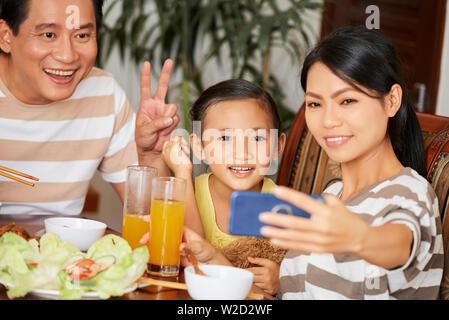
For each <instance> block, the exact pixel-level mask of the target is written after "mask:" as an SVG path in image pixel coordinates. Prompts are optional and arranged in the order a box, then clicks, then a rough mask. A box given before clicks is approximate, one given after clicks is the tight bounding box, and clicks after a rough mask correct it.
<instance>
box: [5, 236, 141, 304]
mask: <svg viewBox="0 0 449 320" xmlns="http://www.w3.org/2000/svg"><path fill="white" fill-rule="evenodd" d="M148 256H149V253H148V248H147V247H146V246H142V247H139V248H136V249H134V250H132V249H131V247H130V246H129V244H128V242H126V240H124V239H123V238H121V237H118V236H116V235H112V234H109V235H106V236H104V237H103V238H101V239H99V240H97V241H96V242H95V243H94V244H92V246H91V247H90V248H89V250H88V251H87V253H83V252H81V251H80V250H79V249H78V248H77V247H75V246H74V245H73V244H71V243H69V242H64V243H63V242H62V241H61V239H60V238H59V237H58V236H57V235H56V234H54V233H46V234H44V235H43V236H42V237H41V239H40V243H38V242H37V241H36V240H34V239H32V240H30V241H26V240H25V239H23V238H22V237H20V236H18V235H16V234H14V233H11V232H6V233H5V234H3V236H1V237H0V283H2V284H3V285H4V286H6V287H7V289H8V291H7V294H8V297H9V298H11V299H12V298H17V297H23V296H25V295H26V294H27V293H28V292H30V291H32V290H35V289H50V290H57V291H59V294H60V296H61V297H62V298H63V299H80V298H81V296H82V295H83V293H85V292H87V291H95V292H98V294H99V297H100V298H101V299H108V298H109V297H111V296H121V295H122V294H123V292H124V290H125V289H126V288H128V287H130V286H131V285H133V284H134V283H135V282H136V281H137V280H138V279H139V278H140V277H141V276H142V275H143V273H144V272H145V270H146V266H147V261H148Z"/></svg>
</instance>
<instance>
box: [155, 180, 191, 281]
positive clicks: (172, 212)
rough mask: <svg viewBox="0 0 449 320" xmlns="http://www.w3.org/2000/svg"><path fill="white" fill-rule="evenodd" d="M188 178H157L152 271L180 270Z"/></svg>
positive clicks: (174, 272) (172, 272) (166, 274)
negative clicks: (180, 250) (186, 179)
mask: <svg viewBox="0 0 449 320" xmlns="http://www.w3.org/2000/svg"><path fill="white" fill-rule="evenodd" d="M185 191H186V181H185V180H184V179H178V178H173V177H158V178H154V179H153V187H152V192H151V199H152V200H151V215H150V221H151V222H150V263H149V266H148V272H149V273H151V274H154V275H158V276H162V277H173V276H178V274H179V246H180V245H181V240H182V228H183V225H184V211H185Z"/></svg>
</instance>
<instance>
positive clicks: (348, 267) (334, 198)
mask: <svg viewBox="0 0 449 320" xmlns="http://www.w3.org/2000/svg"><path fill="white" fill-rule="evenodd" d="M301 85H302V87H303V89H304V92H305V105H306V122H307V126H308V128H309V130H310V131H311V133H312V134H313V136H314V137H315V139H316V140H317V142H318V143H319V144H320V145H321V147H322V148H323V149H324V150H325V151H326V153H327V154H328V156H329V157H330V158H331V159H333V160H335V161H337V162H339V163H340V164H341V171H342V182H338V183H335V184H333V185H331V186H330V187H329V188H327V189H326V190H325V191H324V192H323V193H324V198H325V203H321V202H318V201H315V200H314V199H312V198H310V197H308V196H307V195H305V194H303V193H300V192H297V191H294V190H290V189H287V188H285V187H278V188H276V189H275V191H274V193H275V194H276V195H277V196H278V197H279V198H281V199H284V200H287V201H289V202H292V203H293V204H295V205H297V206H298V207H300V208H302V209H304V210H306V211H307V212H309V213H310V214H311V218H310V219H305V218H299V217H292V216H286V215H282V214H276V213H263V214H261V216H260V220H261V221H263V222H265V223H267V224H270V225H272V226H270V227H268V226H266V227H263V228H262V230H261V232H262V234H263V235H265V236H266V237H268V238H270V239H271V240H272V242H273V243H275V244H276V245H279V246H281V247H283V248H286V249H289V251H288V252H287V255H286V256H285V258H284V260H283V262H282V264H281V269H280V290H279V292H278V297H280V298H282V299H436V298H437V297H438V292H439V285H440V282H441V278H442V273H443V245H442V236H441V222H440V217H439V211H438V201H437V198H436V196H435V193H434V191H433V190H432V188H431V186H430V185H429V183H428V182H427V180H426V179H425V178H423V177H422V176H423V175H425V163H424V159H425V154H424V147H423V141H422V135H421V131H420V128H419V124H418V121H417V119H416V115H415V113H414V111H413V108H412V105H411V103H410V100H409V98H408V95H407V93H406V90H405V85H404V82H403V80H402V78H401V65H400V62H399V59H398V57H397V54H396V52H395V50H394V47H393V46H392V44H391V43H390V42H389V41H388V40H386V39H385V38H384V37H382V36H381V35H380V34H379V33H377V32H376V31H371V30H367V29H364V28H360V27H345V28H341V29H339V30H336V31H335V32H333V33H332V34H331V35H329V36H328V37H327V38H325V39H324V40H323V41H321V42H320V43H319V44H318V45H317V46H316V47H315V48H314V49H313V50H312V51H311V52H310V53H309V55H308V56H307V58H306V60H305V62H304V65H303V69H302V74H301ZM203 255H204V253H203ZM199 257H201V255H199ZM202 258H203V260H201V259H200V261H203V262H204V261H206V260H207V259H204V257H202ZM208 258H210V255H209V257H208ZM213 259H215V260H217V259H218V258H217V257H215V256H214V257H213ZM218 260H222V259H221V258H219V259H218Z"/></svg>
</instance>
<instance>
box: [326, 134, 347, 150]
mask: <svg viewBox="0 0 449 320" xmlns="http://www.w3.org/2000/svg"><path fill="white" fill-rule="evenodd" d="M352 137H353V136H338V135H333V136H326V137H324V140H325V141H326V145H327V146H328V147H329V148H338V147H341V146H342V145H344V144H346V142H348V141H349V140H350V139H351V138H352Z"/></svg>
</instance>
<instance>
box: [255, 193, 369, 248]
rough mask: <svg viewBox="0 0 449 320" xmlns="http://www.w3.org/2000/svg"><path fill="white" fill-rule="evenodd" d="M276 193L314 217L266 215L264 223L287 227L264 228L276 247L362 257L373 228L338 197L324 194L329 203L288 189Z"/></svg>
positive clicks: (263, 219) (264, 233) (261, 217)
mask: <svg viewBox="0 0 449 320" xmlns="http://www.w3.org/2000/svg"><path fill="white" fill-rule="evenodd" d="M274 194H275V195H276V196H277V197H278V198H280V199H283V200H286V201H288V202H291V203H293V204H294V205H296V206H297V207H299V208H301V209H303V210H305V211H306V212H308V213H309V214H310V218H302V217H295V216H291V215H285V214H278V213H273V212H269V213H262V214H261V215H260V216H259V219H260V221H262V222H264V223H267V224H271V225H274V226H279V227H283V228H284V229H279V228H275V227H269V226H264V227H263V228H262V229H261V233H262V234H263V235H264V236H266V237H268V238H271V240H272V242H273V243H275V244H276V245H278V246H281V247H283V248H286V249H293V250H298V251H302V252H305V253H312V252H314V253H342V252H349V253H354V254H358V253H359V252H360V251H361V250H362V249H363V246H364V243H365V240H366V238H367V234H368V230H369V228H370V226H369V225H368V224H367V223H366V222H365V221H363V220H362V219H361V218H360V217H359V216H357V215H356V214H354V213H352V212H351V211H349V210H348V209H347V208H346V207H345V205H344V204H343V202H342V201H340V200H338V199H337V198H336V197H335V196H332V195H324V198H325V202H326V203H322V202H320V201H318V200H315V199H313V198H311V197H309V196H307V195H306V194H304V193H302V192H298V191H296V190H292V189H289V188H286V187H277V188H276V189H275V191H274Z"/></svg>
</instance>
